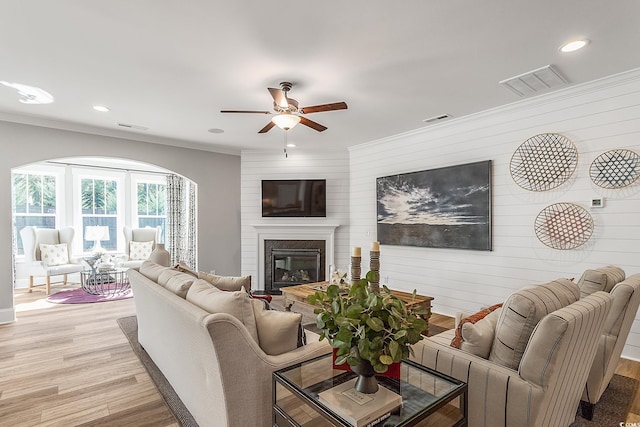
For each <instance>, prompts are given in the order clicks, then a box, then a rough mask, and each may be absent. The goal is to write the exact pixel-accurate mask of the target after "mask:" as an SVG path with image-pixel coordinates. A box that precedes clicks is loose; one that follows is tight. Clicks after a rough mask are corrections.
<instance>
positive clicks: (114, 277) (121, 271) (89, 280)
mask: <svg viewBox="0 0 640 427" xmlns="http://www.w3.org/2000/svg"><path fill="white" fill-rule="evenodd" d="M80 284H81V285H82V289H83V290H84V291H85V292H86V293H88V294H91V295H102V296H105V297H111V296H117V295H121V294H123V293H125V292H127V291H128V290H129V289H130V288H131V285H130V284H129V277H128V276H127V269H126V268H114V269H109V270H100V269H95V270H86V271H81V272H80Z"/></svg>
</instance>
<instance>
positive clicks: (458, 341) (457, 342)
mask: <svg viewBox="0 0 640 427" xmlns="http://www.w3.org/2000/svg"><path fill="white" fill-rule="evenodd" d="M500 307H502V303H500V304H495V305H492V306H491V307H489V308H484V309H482V310H480V311H479V312H477V313H475V314H472V315H471V316H469V317H465V318H464V319H462V320H461V321H460V323H458V327H457V328H456V336H455V337H453V339H452V340H451V347H455V348H460V346H461V345H462V325H464V324H465V323H467V322H469V323H476V322H478V321H480V320H482V319H484V318H485V317H486V316H487V315H488V314H489V313H491V312H492V311H494V310H497V309H498V308H500Z"/></svg>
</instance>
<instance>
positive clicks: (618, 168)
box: [589, 149, 640, 188]
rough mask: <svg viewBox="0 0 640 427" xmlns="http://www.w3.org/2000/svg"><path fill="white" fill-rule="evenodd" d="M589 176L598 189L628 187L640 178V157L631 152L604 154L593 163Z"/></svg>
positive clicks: (612, 151) (611, 151) (622, 151)
mask: <svg viewBox="0 0 640 427" xmlns="http://www.w3.org/2000/svg"><path fill="white" fill-rule="evenodd" d="M589 176H590V177H591V181H593V183H594V184H595V185H597V186H598V187H602V188H623V187H627V186H629V185H631V184H633V183H634V182H635V181H636V180H637V179H638V177H640V156H639V155H638V153H636V152H633V151H631V150H622V149H620V150H610V151H607V152H604V153H602V154H600V155H599V156H598V157H596V159H595V160H594V161H593V163H591V167H590V168H589Z"/></svg>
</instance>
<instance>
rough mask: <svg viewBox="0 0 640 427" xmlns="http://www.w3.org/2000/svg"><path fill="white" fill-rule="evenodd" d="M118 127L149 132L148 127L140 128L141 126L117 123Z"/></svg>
mask: <svg viewBox="0 0 640 427" xmlns="http://www.w3.org/2000/svg"><path fill="white" fill-rule="evenodd" d="M116 124H117V125H118V126H120V127H123V128H128V129H135V130H149V128H148V127H145V126H139V125H131V124H129V123H116Z"/></svg>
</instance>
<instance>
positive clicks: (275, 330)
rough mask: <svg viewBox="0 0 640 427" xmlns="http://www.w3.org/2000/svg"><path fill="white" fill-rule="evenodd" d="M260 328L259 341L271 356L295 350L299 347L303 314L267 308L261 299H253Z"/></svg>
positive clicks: (254, 310)
mask: <svg viewBox="0 0 640 427" xmlns="http://www.w3.org/2000/svg"><path fill="white" fill-rule="evenodd" d="M252 303H253V313H254V315H255V318H256V327H257V329H258V343H259V345H260V348H261V349H262V351H264V352H265V353H267V354H269V355H271V356H277V355H278V354H282V353H286V352H288V351H291V350H295V349H296V348H297V347H298V341H299V333H300V330H301V328H300V325H301V324H302V314H300V313H293V312H290V311H277V310H265V309H264V304H262V302H261V301H259V300H255V299H254V300H252Z"/></svg>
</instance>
